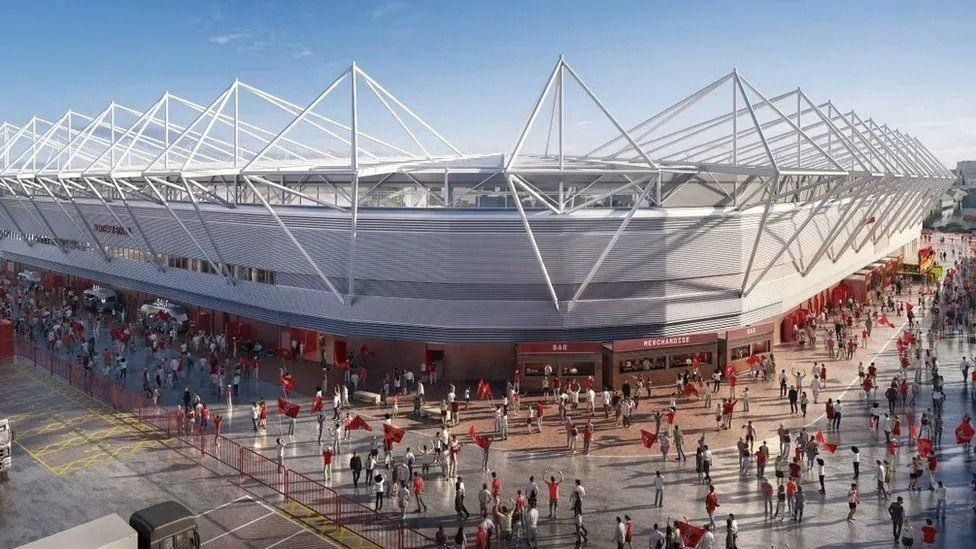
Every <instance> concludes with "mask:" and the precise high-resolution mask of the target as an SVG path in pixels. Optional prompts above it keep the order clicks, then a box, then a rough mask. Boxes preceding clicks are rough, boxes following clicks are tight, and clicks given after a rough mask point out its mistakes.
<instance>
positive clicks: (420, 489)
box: [413, 471, 427, 513]
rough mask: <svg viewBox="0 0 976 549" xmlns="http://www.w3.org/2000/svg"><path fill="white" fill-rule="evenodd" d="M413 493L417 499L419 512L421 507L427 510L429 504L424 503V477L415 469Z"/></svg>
mask: <svg viewBox="0 0 976 549" xmlns="http://www.w3.org/2000/svg"><path fill="white" fill-rule="evenodd" d="M413 495H414V499H416V500H417V512H418V513H419V512H420V508H421V507H423V509H424V512H425V513H426V512H427V504H426V503H424V497H423V496H424V479H423V477H421V476H420V473H419V472H417V471H414V473H413Z"/></svg>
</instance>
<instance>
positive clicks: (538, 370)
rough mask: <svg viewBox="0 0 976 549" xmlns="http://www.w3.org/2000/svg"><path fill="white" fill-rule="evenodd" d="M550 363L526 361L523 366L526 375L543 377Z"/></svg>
mask: <svg viewBox="0 0 976 549" xmlns="http://www.w3.org/2000/svg"><path fill="white" fill-rule="evenodd" d="M547 365H548V364H547V363H545V362H525V363H523V364H522V368H523V369H524V370H525V377H530V376H539V377H542V376H544V375H546V366H547Z"/></svg>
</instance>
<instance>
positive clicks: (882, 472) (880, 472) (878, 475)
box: [874, 459, 888, 498]
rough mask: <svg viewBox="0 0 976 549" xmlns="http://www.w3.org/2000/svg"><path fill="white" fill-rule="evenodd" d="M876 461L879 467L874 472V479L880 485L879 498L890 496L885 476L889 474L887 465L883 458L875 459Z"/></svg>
mask: <svg viewBox="0 0 976 549" xmlns="http://www.w3.org/2000/svg"><path fill="white" fill-rule="evenodd" d="M875 462H876V463H877V465H878V467H877V469H876V470H875V473H874V481H875V482H876V483H877V485H878V498H882V497H883V498H887V497H888V490H887V488H886V487H885V478H886V476H887V470H886V468H885V466H884V465H882V464H881V460H880V459H878V460H875Z"/></svg>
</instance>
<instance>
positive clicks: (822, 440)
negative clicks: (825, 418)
mask: <svg viewBox="0 0 976 549" xmlns="http://www.w3.org/2000/svg"><path fill="white" fill-rule="evenodd" d="M813 438H814V440H816V441H817V442H818V443H820V444H823V443H825V442H827V439H825V438H824V436H823V431H817V434H815V435H813Z"/></svg>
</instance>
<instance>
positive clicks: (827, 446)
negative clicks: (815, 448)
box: [824, 442, 837, 454]
mask: <svg viewBox="0 0 976 549" xmlns="http://www.w3.org/2000/svg"><path fill="white" fill-rule="evenodd" d="M824 450H827V451H828V452H830V453H831V454H833V453H834V452H836V451H837V445H836V444H831V443H829V442H824Z"/></svg>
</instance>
